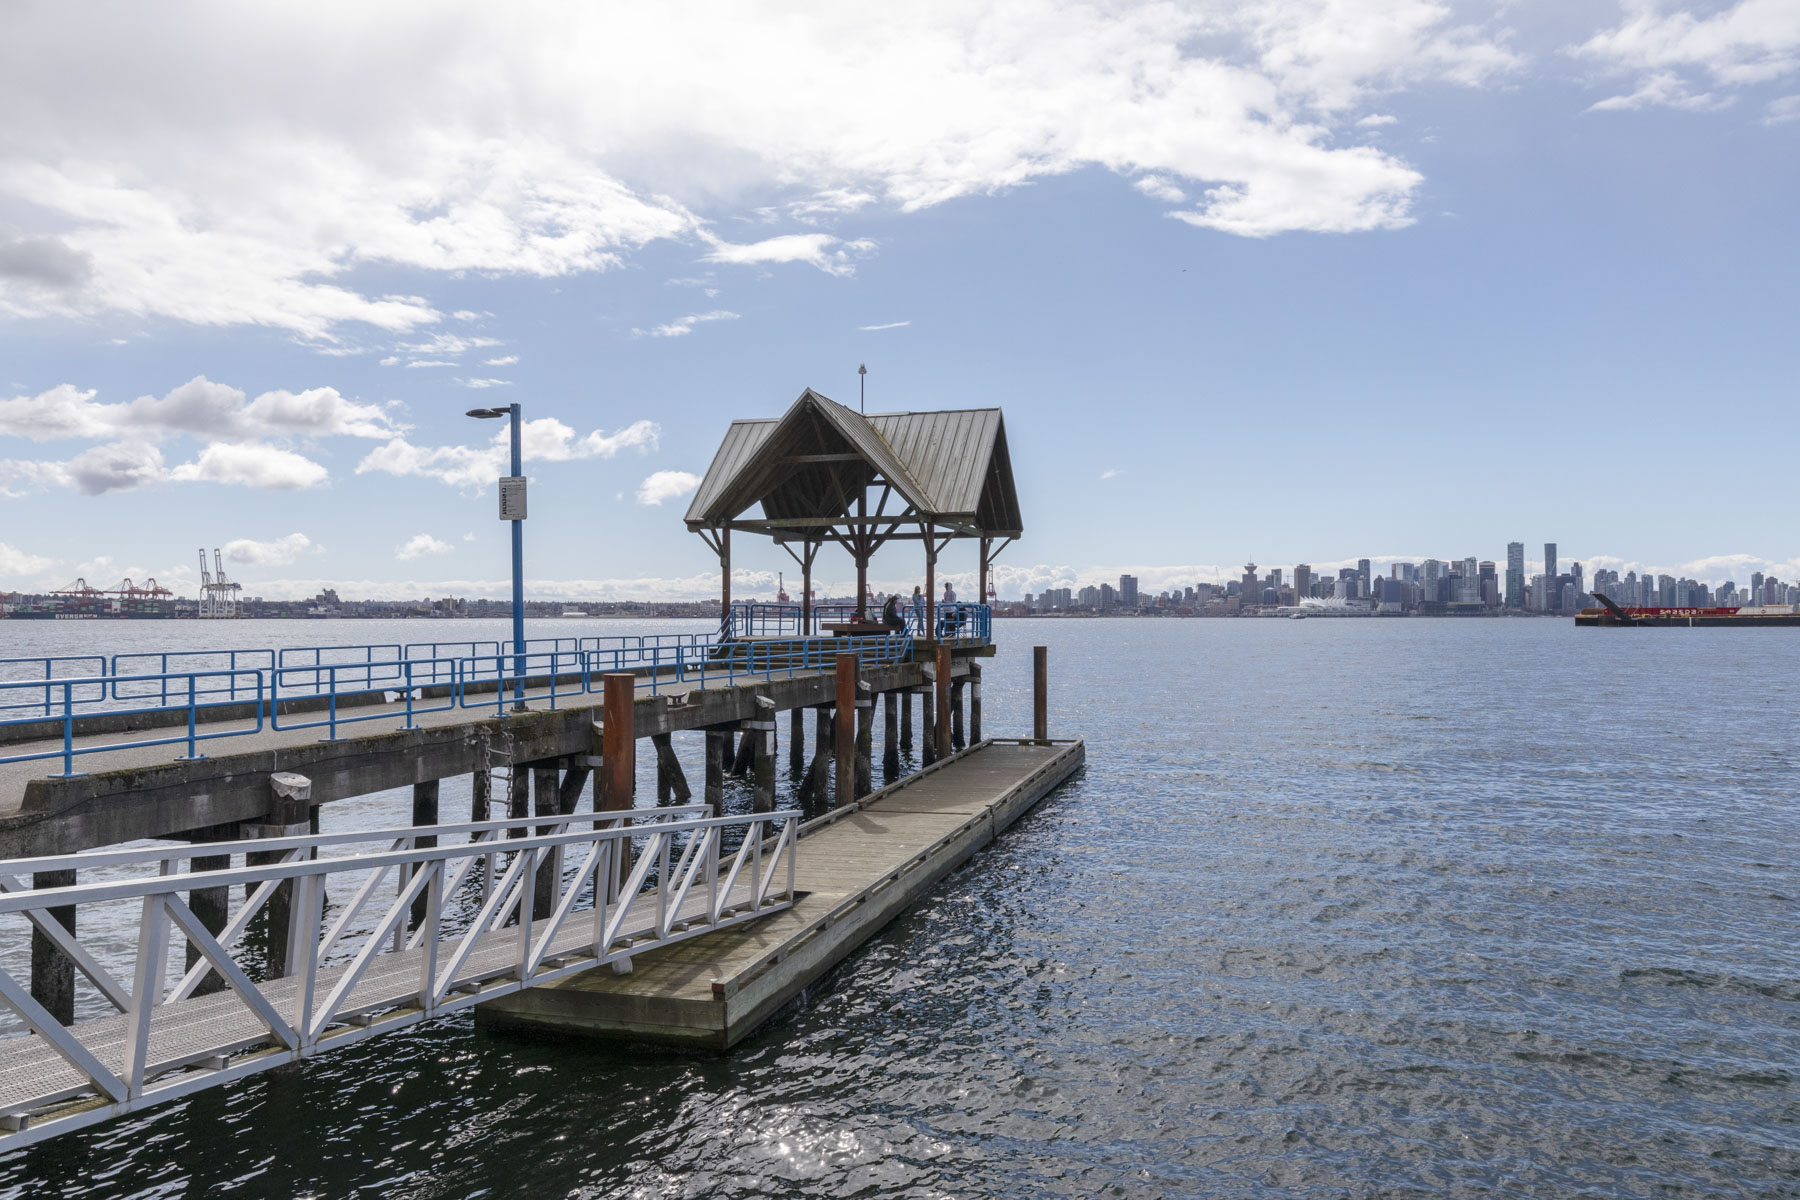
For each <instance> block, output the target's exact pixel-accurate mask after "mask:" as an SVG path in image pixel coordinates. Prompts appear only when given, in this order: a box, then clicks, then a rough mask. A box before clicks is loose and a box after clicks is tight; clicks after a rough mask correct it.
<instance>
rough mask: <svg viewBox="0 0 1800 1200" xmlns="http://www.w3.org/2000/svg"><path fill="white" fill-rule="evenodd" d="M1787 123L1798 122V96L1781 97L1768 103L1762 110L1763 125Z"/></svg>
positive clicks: (1799, 118) (1799, 100) (1799, 119)
mask: <svg viewBox="0 0 1800 1200" xmlns="http://www.w3.org/2000/svg"><path fill="white" fill-rule="evenodd" d="M1789 121H1800V96H1782V97H1780V98H1778V99H1775V100H1771V101H1769V106H1768V107H1767V108H1765V109H1763V124H1764V125H1785V124H1786V123H1787V122H1789Z"/></svg>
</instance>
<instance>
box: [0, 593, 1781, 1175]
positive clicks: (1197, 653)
mask: <svg viewBox="0 0 1800 1200" xmlns="http://www.w3.org/2000/svg"><path fill="white" fill-rule="evenodd" d="M476 624H477V623H473V622H457V623H434V624H431V625H430V626H429V627H428V628H426V629H425V630H424V632H415V631H416V630H418V629H419V628H420V626H418V625H414V624H412V623H408V625H407V627H405V628H404V629H402V628H400V627H398V626H397V625H396V624H395V623H386V622H368V623H353V622H332V623H317V622H315V623H292V624H291V625H277V624H276V623H263V622H254V623H252V622H246V623H243V624H242V625H239V626H235V627H233V630H232V632H233V633H234V634H236V635H238V636H239V640H240V641H244V643H245V644H251V643H253V642H254V643H258V644H282V641H281V639H285V644H308V643H310V642H313V641H317V640H320V639H321V638H322V637H323V636H326V635H328V636H329V637H330V639H331V640H335V641H359V640H364V639H367V640H372V641H373V640H391V641H414V640H427V635H430V636H435V637H438V638H471V637H489V636H495V635H496V634H495V633H494V632H486V631H480V632H478V631H477V629H476V628H475V626H476ZM560 624H570V625H578V626H579V628H580V630H581V631H582V632H592V633H601V634H606V633H613V632H624V631H626V630H625V628H624V625H623V623H614V622H597V621H589V622H580V623H576V622H568V623H557V622H543V623H538V625H536V626H534V630H533V632H534V634H540V633H541V634H546V635H547V634H548V633H550V632H557V633H561V632H564V630H562V629H560V628H559V629H555V630H552V629H551V628H550V627H551V626H554V625H560ZM496 628H497V627H496ZM0 629H3V630H4V632H5V634H6V635H7V636H8V638H9V639H11V638H14V637H16V636H17V635H16V631H19V630H21V629H43V630H45V632H44V633H43V634H40V635H37V636H41V637H45V638H48V637H52V636H54V637H57V638H68V637H74V638H76V640H77V642H84V643H85V644H86V645H87V646H88V647H90V648H91V647H92V646H93V643H94V641H95V640H99V639H106V640H108V646H107V647H106V648H109V649H110V648H114V647H116V648H117V649H120V650H127V649H134V648H137V647H138V646H140V645H141V646H148V645H150V644H152V643H160V644H171V642H172V641H173V639H175V638H177V637H182V638H187V637H197V638H201V639H205V638H209V637H212V636H215V635H213V634H212V633H211V631H210V630H208V629H206V628H205V627H200V626H197V625H193V624H187V623H183V624H181V625H174V626H165V625H159V624H153V623H141V624H126V623H106V624H104V625H98V626H86V627H83V628H81V629H79V630H72V629H69V628H68V627H67V626H35V627H33V626H19V625H15V626H13V627H12V628H10V629H5V628H4V627H0ZM997 638H998V640H999V641H1000V643H1001V653H1000V655H999V657H998V658H997V659H995V660H993V661H992V663H991V664H990V665H989V666H988V668H987V676H986V684H985V686H984V696H985V701H986V704H985V708H986V712H985V725H986V728H987V732H989V733H991V734H995V735H1004V734H1008V733H1022V732H1026V731H1027V728H1028V724H1029V709H1028V701H1029V677H1030V650H1029V648H1030V646H1031V645H1033V644H1045V645H1048V646H1049V647H1050V664H1051V668H1050V669H1051V727H1052V733H1053V734H1055V735H1057V736H1066V735H1079V736H1081V737H1084V738H1086V739H1087V742H1088V766H1087V767H1086V769H1085V771H1084V772H1083V773H1082V774H1081V775H1080V776H1078V777H1077V778H1076V779H1075V780H1073V781H1071V782H1070V783H1069V784H1068V785H1066V786H1064V787H1063V788H1062V789H1060V790H1059V791H1058V792H1056V793H1055V794H1053V795H1052V796H1050V797H1049V798H1048V799H1047V800H1046V801H1045V802H1044V803H1043V804H1042V805H1041V806H1039V808H1038V809H1036V810H1035V811H1034V812H1033V813H1032V814H1030V815H1029V816H1027V817H1026V818H1025V819H1024V820H1023V821H1021V822H1020V823H1019V824H1018V825H1017V826H1016V827H1015V828H1014V829H1013V830H1012V831H1011V832H1010V833H1009V834H1008V835H1006V837H1004V838H1003V839H1002V840H1001V842H999V843H998V844H997V845H995V846H994V847H991V848H990V849H989V850H987V851H986V852H984V853H983V854H981V855H979V856H978V857H977V858H976V859H975V860H974V861H973V862H972V863H971V864H970V865H969V866H968V867H967V868H965V869H964V870H962V871H961V872H958V873H957V874H955V875H954V876H952V877H950V878H949V879H947V880H945V881H944V882H943V883H942V884H941V885H940V886H939V887H938V888H937V889H936V890H935V891H934V892H933V893H932V894H931V895H930V896H928V897H927V898H926V899H925V900H924V901H923V902H922V903H920V904H919V905H917V906H916V907H915V908H914V909H913V910H911V911H910V912H909V913H907V914H906V915H905V916H903V917H902V918H900V919H899V920H897V921H896V922H894V923H893V924H892V925H890V926H889V927H888V928H887V929H886V930H885V931H883V932H882V933H881V934H880V935H879V936H878V937H876V938H875V939H874V940H873V941H871V942H870V943H869V944H867V945H866V946H865V947H864V948H863V949H862V950H861V951H860V952H859V953H858V954H856V955H855V956H853V957H852V958H850V959H849V960H847V961H846V962H845V963H844V964H842V965H841V966H840V967H839V968H838V969H837V970H836V971H835V972H834V973H832V974H831V975H830V976H828V977H827V978H826V979H825V980H823V981H822V982H821V983H820V984H819V985H817V986H815V987H814V988H813V989H811V990H810V991H809V993H808V994H807V995H806V996H805V997H804V999H803V1001H802V1002H800V1003H798V1004H796V1005H794V1006H792V1007H791V1008H790V1009H789V1010H787V1011H786V1012H784V1013H782V1014H781V1015H780V1016H779V1017H778V1018H777V1019H776V1020H774V1021H773V1022H771V1023H770V1024H769V1025H768V1026H766V1027H765V1028H764V1029H763V1030H761V1031H760V1032H759V1033H758V1034H756V1035H755V1036H754V1037H753V1038H751V1039H750V1040H749V1041H748V1042H747V1043H746V1044H745V1045H743V1046H742V1047H740V1048H739V1049H738V1050H736V1051H735V1052H733V1053H731V1054H729V1055H714V1056H692V1055H678V1054H670V1053H664V1052H658V1051H650V1050H619V1049H606V1048H600V1047H595V1046H591V1045H586V1044H583V1043H579V1042H560V1043H558V1042H541V1041H530V1040H524V1039H520V1038H516V1037H506V1036H498V1035H489V1034H485V1033H479V1032H477V1031H475V1030H474V1028H473V1027H472V1024H471V1023H470V1021H469V1020H468V1019H467V1018H466V1017H463V1018H455V1019H448V1020H445V1021H443V1022H440V1023H437V1024H435V1025H432V1026H429V1027H424V1028H420V1029H416V1030H413V1031H411V1032H409V1033H406V1034H401V1035H395V1036H392V1037H388V1038H385V1039H378V1040H376V1041H374V1042H371V1043H366V1044H364V1045H363V1046H360V1047H357V1048H354V1049H351V1050H349V1051H346V1052H343V1053H341V1054H338V1055H335V1056H330V1057H328V1058H326V1059H325V1060H322V1061H317V1062H314V1063H311V1064H308V1065H306V1066H303V1067H301V1068H298V1069H294V1070H291V1071H287V1072H281V1073H277V1074H274V1075H268V1076H262V1077H258V1078H256V1079H252V1080H249V1081H246V1082H241V1083H238V1084H234V1085H231V1086H228V1087H226V1088H222V1089H216V1090H214V1091H212V1092H209V1093H202V1094H200V1095H199V1096H197V1097H194V1098H191V1099H189V1100H187V1101H185V1102H181V1103H176V1104H171V1105H168V1106H165V1107H162V1108H159V1109H153V1110H151V1111H149V1112H146V1113H143V1114H140V1115H136V1116H132V1117H129V1118H126V1119H123V1120H119V1121H116V1122H113V1123H110V1124H108V1125H105V1126H101V1127H99V1128H97V1129H94V1130H90V1131H87V1132H83V1133H78V1134H72V1135H69V1136H66V1137H64V1138H60V1139H56V1140H53V1141H52V1142H49V1143H47V1144H44V1145H42V1146H38V1147H35V1148H32V1149H30V1150H27V1151H22V1152H16V1153H14V1154H12V1155H9V1156H5V1157H0V1200H10V1198H12V1197H27V1196H33V1197H35V1196H70V1197H74V1196H80V1197H84V1198H89V1197H110V1196H187V1195H193V1196H198V1195H202V1194H206V1195H214V1194H217V1195H243V1196H258V1197H260V1196H320V1197H327V1196H353V1195H354V1196H365V1195H366V1196H395V1197H419V1198H424V1197H468V1196H517V1195H535V1196H542V1197H552V1196H615V1195H624V1196H693V1197H701V1196H706V1197H715V1196H717V1197H734V1196H746V1197H748V1196H807V1197H828V1196H829V1197H841V1196H918V1197H936V1196H945V1197H950V1196H956V1197H960V1196H1062V1195H1067V1196H1094V1195H1106V1196H1123V1197H1138V1196H1143V1197H1151V1196H1220V1197H1339V1196H1570V1195H1594V1196H1644V1197H1652V1196H1655V1197H1666V1196H1800V938H1797V931H1800V817H1797V815H1796V800H1795V793H1796V785H1797V784H1800V715H1797V712H1796V685H1797V681H1800V672H1797V670H1796V668H1797V667H1800V630H1761V631H1737V630H1722V629H1721V630H1715V629H1695V630H1680V629H1676V630H1576V629H1574V628H1573V627H1572V626H1571V625H1569V624H1568V623H1567V622H1561V621H1552V620H1510V621H1471V622H1458V621H1443V620H1439V621H1425V620H1392V621H1389V620H1368V621H1351V620H1337V621H1331V620H1308V621H1283V620H1269V621H1249V620H1238V621H1231V620H1222V621H1221V620H1215V621H1185V622H1176V621H1168V622H1163V621H1148V620H1145V621H1035V622H1024V621H1014V622H1001V623H1000V624H999V627H998V630H997ZM125 641H129V642H131V643H132V644H130V645H126V644H123V643H124V642H125ZM17 644H18V643H16V642H13V643H11V645H9V647H8V649H9V651H10V652H15V653H51V652H58V653H67V652H72V651H70V650H67V649H60V650H51V649H46V650H41V651H40V650H36V649H27V650H23V651H18V650H15V649H13V646H16V645H17ZM202 644H203V643H202ZM0 656H4V655H0ZM786 732H787V726H786V723H785V722H783V723H782V725H781V733H782V736H783V737H785V735H786ZM683 752H684V753H689V754H697V750H695V749H694V748H693V747H691V746H689V747H686V748H684V751H683ZM692 761H693V760H692V759H690V762H692ZM782 764H783V769H782V780H783V786H784V787H786V786H787V785H788V777H787V772H786V751H785V747H783V751H782ZM690 773H692V768H690ZM734 786H735V785H734ZM452 797H453V791H452V789H450V788H449V787H446V791H445V800H444V812H445V818H446V819H454V818H455V816H456V815H457V808H456V804H455V801H454V800H453V798H452ZM405 803H406V801H405V797H404V796H403V795H401V794H389V795H386V796H383V797H377V798H374V799H373V800H372V801H371V802H370V803H369V804H368V805H367V806H363V810H362V811H361V812H359V813H357V814H351V813H349V812H337V811H334V810H332V809H328V810H327V827H328V828H334V827H349V826H348V825H347V824H346V823H347V822H357V823H366V824H367V825H368V826H370V827H372V826H375V825H379V824H384V823H388V822H390V821H394V820H396V819H398V820H400V821H403V820H404V813H405V811H406V809H405ZM731 803H732V804H733V805H734V806H735V805H743V804H747V797H746V796H744V795H743V794H741V793H738V792H734V794H733V797H732V800H731ZM338 807H339V808H347V807H348V806H338ZM99 932H100V933H101V934H102V935H103V934H104V931H99ZM16 952H17V951H16V948H15V947H10V946H9V947H4V948H0V953H4V954H5V955H7V957H8V958H9V960H10V958H11V957H12V956H13V955H14V954H16Z"/></svg>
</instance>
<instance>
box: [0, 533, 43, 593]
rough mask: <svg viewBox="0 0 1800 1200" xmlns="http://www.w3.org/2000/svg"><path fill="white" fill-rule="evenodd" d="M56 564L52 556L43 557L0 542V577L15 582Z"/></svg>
mask: <svg viewBox="0 0 1800 1200" xmlns="http://www.w3.org/2000/svg"><path fill="white" fill-rule="evenodd" d="M55 565H56V560H55V559H54V558H43V557H41V556H39V555H36V554H27V553H25V551H23V550H21V549H19V548H18V547H17V546H13V545H9V544H8V543H6V542H0V579H4V580H11V581H14V582H15V583H16V582H17V581H18V580H20V579H22V578H24V577H26V576H33V575H39V574H42V573H43V572H45V571H48V570H49V569H50V568H51V567H54V566H55Z"/></svg>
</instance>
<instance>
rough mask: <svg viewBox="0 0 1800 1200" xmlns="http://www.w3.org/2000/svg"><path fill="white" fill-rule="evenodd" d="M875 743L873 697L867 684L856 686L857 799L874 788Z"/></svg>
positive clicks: (859, 683) (860, 683)
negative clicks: (873, 763) (873, 761)
mask: <svg viewBox="0 0 1800 1200" xmlns="http://www.w3.org/2000/svg"><path fill="white" fill-rule="evenodd" d="M874 743H875V697H874V695H873V694H871V693H870V691H869V685H868V684H866V683H863V682H861V681H858V683H857V686H856V796H857V798H858V799H861V798H862V797H864V796H866V795H868V794H869V793H870V792H872V791H874V790H875V781H874V779H873V775H874V767H873V765H872V760H873V758H874V753H875V751H874Z"/></svg>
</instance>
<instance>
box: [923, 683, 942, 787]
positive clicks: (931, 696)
mask: <svg viewBox="0 0 1800 1200" xmlns="http://www.w3.org/2000/svg"><path fill="white" fill-rule="evenodd" d="M919 757H920V759H921V760H922V761H923V762H924V764H925V765H926V766H928V767H929V766H930V765H931V764H932V763H934V762H936V761H937V760H938V752H937V688H936V687H935V686H932V685H929V684H928V685H927V686H926V687H925V689H924V690H923V691H921V692H920V693H919Z"/></svg>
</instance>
